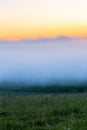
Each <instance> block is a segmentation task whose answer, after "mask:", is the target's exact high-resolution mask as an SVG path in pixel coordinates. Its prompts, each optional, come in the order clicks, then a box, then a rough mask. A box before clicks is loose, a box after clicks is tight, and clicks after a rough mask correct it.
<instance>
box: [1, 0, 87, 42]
mask: <svg viewBox="0 0 87 130" xmlns="http://www.w3.org/2000/svg"><path fill="white" fill-rule="evenodd" d="M61 35H63V36H74V37H87V0H0V39H11V40H12V39H13V40H16V39H24V38H25V39H26V38H39V37H55V36H61Z"/></svg>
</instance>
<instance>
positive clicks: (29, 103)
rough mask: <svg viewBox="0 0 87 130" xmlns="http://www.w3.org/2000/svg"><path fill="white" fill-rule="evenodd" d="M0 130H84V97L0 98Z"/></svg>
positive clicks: (86, 97) (86, 111)
mask: <svg viewBox="0 0 87 130" xmlns="http://www.w3.org/2000/svg"><path fill="white" fill-rule="evenodd" d="M0 130H87V94H85V93H84V94H21V95H20V94H15V93H14V94H13V95H12V94H11V93H10V94H5V95H0Z"/></svg>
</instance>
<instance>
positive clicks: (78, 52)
mask: <svg viewBox="0 0 87 130" xmlns="http://www.w3.org/2000/svg"><path fill="white" fill-rule="evenodd" d="M67 81H69V82H70V81H75V82H82V81H87V40H86V39H71V40H70V39H69V40H63V39H62V40H54V41H52V42H51V41H50V42H47V41H44V42H40V41H39V42H36V43H35V42H34V43H28V42H27V43H26V42H25V43H24V42H22V41H21V42H14V43H11V42H10V43H6V42H5V43H2V42H1V43H0V82H16V83H29V84H35V83H42V84H47V83H53V82H61V83H63V82H67Z"/></svg>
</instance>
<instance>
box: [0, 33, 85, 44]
mask: <svg viewBox="0 0 87 130" xmlns="http://www.w3.org/2000/svg"><path fill="white" fill-rule="evenodd" d="M53 39H61V40H62V39H87V37H75V36H74V37H73V36H63V35H61V36H55V37H37V38H19V39H2V38H1V39H0V42H18V41H28V40H30V41H37V40H53Z"/></svg>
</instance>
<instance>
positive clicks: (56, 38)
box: [0, 36, 87, 43]
mask: <svg viewBox="0 0 87 130" xmlns="http://www.w3.org/2000/svg"><path fill="white" fill-rule="evenodd" d="M75 39H80V38H75V37H66V36H58V37H54V38H38V39H21V40H18V41H10V40H9V41H8V40H0V43H15V42H16V43H17V42H18V43H45V42H46V43H47V42H48V43H49V42H58V41H69V40H75ZM82 39H87V38H82Z"/></svg>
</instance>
